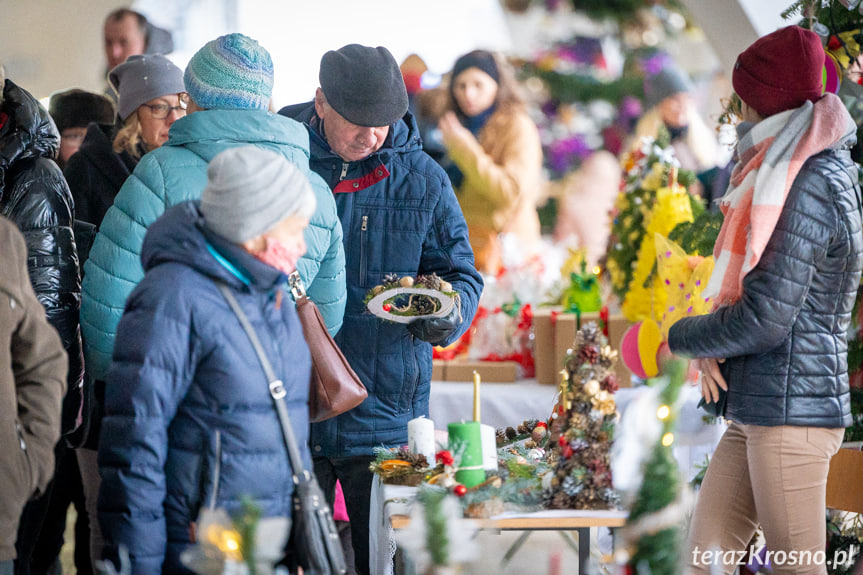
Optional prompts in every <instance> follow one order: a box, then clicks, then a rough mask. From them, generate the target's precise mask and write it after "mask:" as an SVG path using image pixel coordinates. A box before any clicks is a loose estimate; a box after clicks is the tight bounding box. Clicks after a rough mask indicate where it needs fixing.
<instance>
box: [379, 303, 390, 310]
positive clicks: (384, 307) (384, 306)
mask: <svg viewBox="0 0 863 575" xmlns="http://www.w3.org/2000/svg"><path fill="white" fill-rule="evenodd" d="M381 307H382V308H383V310H384V311H390V310H391V309H393V306H391V305H390V304H388V303H385V304H384V305H382V306H381Z"/></svg>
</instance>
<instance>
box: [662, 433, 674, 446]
mask: <svg viewBox="0 0 863 575" xmlns="http://www.w3.org/2000/svg"><path fill="white" fill-rule="evenodd" d="M672 443H674V434H673V433H666V434H665V435H663V436H662V445H664V446H665V447H668V446H669V445H671V444H672Z"/></svg>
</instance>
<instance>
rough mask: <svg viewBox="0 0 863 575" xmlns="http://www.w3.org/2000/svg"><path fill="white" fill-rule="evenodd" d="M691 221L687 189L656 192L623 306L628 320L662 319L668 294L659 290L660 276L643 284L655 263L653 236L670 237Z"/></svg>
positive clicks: (646, 219) (675, 188) (680, 187)
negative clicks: (646, 284)
mask: <svg viewBox="0 0 863 575" xmlns="http://www.w3.org/2000/svg"><path fill="white" fill-rule="evenodd" d="M692 220H693V217H692V207H691V205H690V203H689V195H688V194H687V193H686V188H684V187H683V186H679V185H674V186H670V187H665V188H659V189H658V190H657V191H656V203H655V204H654V208H653V210H652V211H651V212H650V213H649V214H648V215H647V217H646V218H645V234H644V239H643V240H642V242H641V246H640V247H639V250H638V258H637V259H636V267H635V270H634V272H633V274H632V282H631V283H630V284H629V292H628V293H627V294H626V297H625V298H624V301H623V304H622V305H621V306H620V307H621V311H622V312H623V315H624V317H626V319H628V320H629V321H631V322H638V321H642V320H645V319H651V318H652V319H658V318H661V317H662V313H663V311H664V310H665V303H666V302H665V297H666V295H667V294H666V293H665V290H663V289H661V288H660V280H659V277H658V275H657V276H656V277H654V279H653V281H652V282H650V284H649V285H648V286H645V285H644V284H645V282H646V281H647V278H648V277H649V276H650V273H651V272H652V271H653V267H654V265H655V262H656V247H655V243H654V237H655V235H656V234H660V235H662V236H667V235H668V234H669V233H671V230H673V229H674V227H675V226H677V224H680V223H682V222H691V221H692ZM610 273H613V272H610ZM658 288H660V289H658Z"/></svg>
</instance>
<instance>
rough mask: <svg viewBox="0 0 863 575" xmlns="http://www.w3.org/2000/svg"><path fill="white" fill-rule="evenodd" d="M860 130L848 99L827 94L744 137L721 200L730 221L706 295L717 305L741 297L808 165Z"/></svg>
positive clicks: (716, 251)
mask: <svg viewBox="0 0 863 575" xmlns="http://www.w3.org/2000/svg"><path fill="white" fill-rule="evenodd" d="M741 131H742V130H741ZM855 131H856V126H855V125H854V121H853V120H852V119H851V116H850V115H849V114H848V111H847V110H846V109H845V106H844V105H843V104H842V101H841V100H840V99H839V98H838V97H837V96H835V95H834V94H826V95H825V96H824V97H822V98H821V99H820V100H818V101H817V102H815V104H813V103H812V102H806V104H804V105H803V106H801V107H799V108H796V109H794V110H788V111H785V112H781V113H779V114H774V115H773V116H770V117H768V118H765V119H764V120H762V121H760V122H758V123H757V124H755V125H753V126H751V129H749V130H748V131H746V132H745V133H741V134H740V135H739V137H740V141H739V142H738V144H737V157H738V162H737V164H736V165H735V166H734V171H733V172H732V173H731V182H730V183H729V186H728V191H727V192H726V193H725V195H724V196H723V197H722V199H721V200H720V202H719V207H720V209H721V210H722V213H723V214H724V215H725V221H724V222H723V224H722V229H721V230H720V232H719V237H718V238H717V240H716V245H715V246H714V248H713V256H714V257H715V258H716V265H715V267H714V268H713V275H711V276H710V281H709V282H708V284H707V287H706V288H705V289H704V292H703V293H702V296H703V297H705V298H713V299H714V308H715V307H717V306H720V305H727V304H731V303H734V302H735V301H737V300H738V299H740V296H741V294H742V291H743V278H744V276H746V274H747V273H749V271H751V270H752V269H753V268H754V267H755V266H756V265H757V264H758V260H759V259H760V258H761V254H762V253H763V252H764V248H765V246H766V245H767V242H768V241H769V240H770V236H771V235H773V230H774V229H775V227H776V222H777V221H778V220H779V215H780V213H781V212H782V207H783V206H784V205H785V198H786V197H788V190H790V189H791V185H792V184H793V183H794V179H795V178H796V177H797V174H798V173H799V172H800V168H801V167H803V163H804V162H805V161H806V160H807V159H809V158H810V157H811V156H814V155H815V154H817V153H819V152H822V151H824V150H826V149H828V148H834V147H838V146H839V145H841V144H843V143H844V142H845V141H846V140H847V139H848V137H849V136H850V135H851V134H853V133H854V132H855Z"/></svg>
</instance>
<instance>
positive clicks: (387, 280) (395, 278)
mask: <svg viewBox="0 0 863 575" xmlns="http://www.w3.org/2000/svg"><path fill="white" fill-rule="evenodd" d="M399 279H400V278H399V274H387V275H385V276H384V285H387V284H398V283H399ZM389 287H392V286H389Z"/></svg>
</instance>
